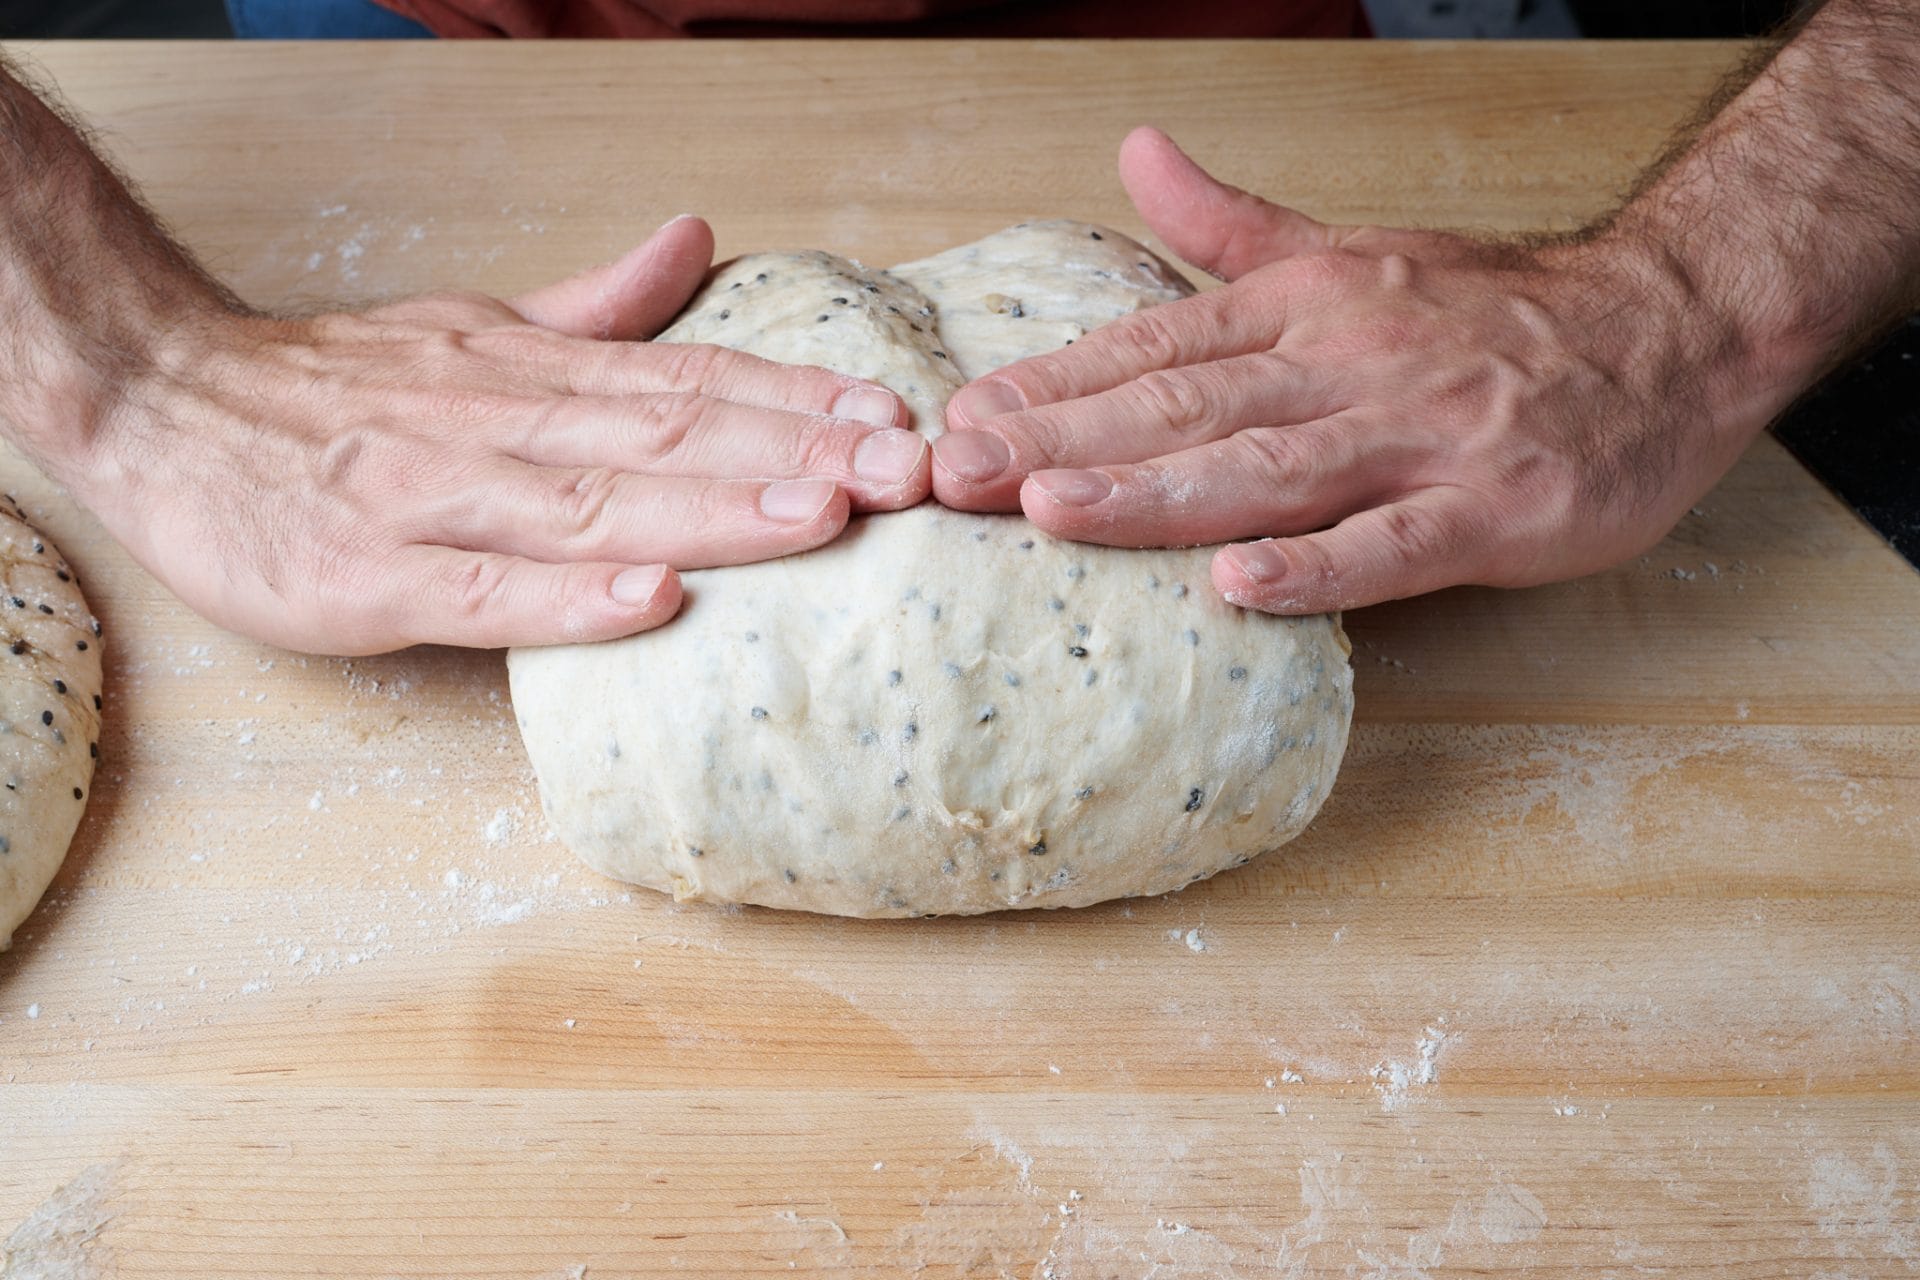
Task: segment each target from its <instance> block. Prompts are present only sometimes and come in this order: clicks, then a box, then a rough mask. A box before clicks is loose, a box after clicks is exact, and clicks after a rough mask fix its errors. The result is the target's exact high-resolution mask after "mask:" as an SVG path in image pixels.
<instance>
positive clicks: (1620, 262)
mask: <svg viewBox="0 0 1920 1280" xmlns="http://www.w3.org/2000/svg"><path fill="white" fill-rule="evenodd" d="M1552 252H1555V253H1559V254H1562V255H1564V257H1563V263H1564V264H1565V265H1568V266H1570V267H1571V268H1572V269H1573V270H1574V271H1575V272H1577V273H1578V274H1579V275H1580V276H1582V277H1584V279H1585V281H1586V284H1585V291H1586V299H1585V304H1584V307H1583V311H1584V316H1583V318H1584V320H1585V321H1586V323H1587V324H1589V325H1590V326H1591V327H1592V332H1594V333H1595V334H1596V335H1600V334H1610V335H1611V341H1610V342H1606V343H1603V344H1601V345H1602V346H1603V347H1606V348H1610V349H1612V350H1614V351H1615V352H1616V360H1615V365H1616V368H1617V369H1618V371H1619V372H1620V373H1621V375H1622V376H1623V377H1628V378H1630V379H1633V380H1636V381H1639V382H1640V383H1641V384H1642V385H1643V386H1645V387H1648V388H1649V389H1650V390H1651V391H1652V393H1653V394H1656V395H1658V396H1661V397H1664V398H1669V399H1681V400H1684V401H1686V402H1688V403H1689V404H1690V407H1691V409H1692V412H1693V413H1694V415H1695V416H1697V417H1698V418H1700V419H1701V420H1702V424H1703V425H1704V426H1707V427H1709V428H1710V429H1711V430H1712V432H1713V434H1714V435H1715V436H1716V437H1717V438H1719V439H1720V440H1722V442H1723V443H1724V444H1725V445H1726V446H1727V447H1728V448H1729V449H1731V450H1734V451H1737V450H1739V449H1743V448H1744V447H1745V446H1746V444H1747V443H1748V442H1749V441H1751V440H1752V438H1753V437H1754V436H1756V435H1758V434H1759V433H1760V431H1761V430H1762V429H1763V428H1765V427H1766V425H1767V424H1768V423H1769V422H1771V421H1772V420H1773V418H1774V417H1775V416H1776V415H1778V414H1779V413H1780V412H1781V411H1782V410H1784V409H1785V408H1786V407H1787V406H1788V405H1789V404H1791V403H1792V402H1793V400H1794V398H1795V397H1796V396H1797V395H1799V393H1800V392H1801V391H1802V390H1804V389H1805V388H1806V387H1807V386H1808V385H1809V384H1810V383H1811V382H1812V381H1813V380H1814V379H1815V378H1817V377H1818V376H1819V374H1820V372H1821V370H1822V369H1823V368H1824V367H1825V364H1826V361H1827V360H1828V359H1829V354H1828V353H1829V351H1830V350H1831V348H1830V347H1823V346H1822V345H1821V344H1820V343H1819V342H1818V341H1817V340H1816V339H1814V338H1812V337H1811V336H1810V335H1809V333H1808V331H1807V330H1806V329H1805V328H1803V327H1798V326H1795V325H1794V324H1792V323H1790V322H1783V320H1782V318H1781V317H1780V316H1778V315H1777V314H1775V313H1774V312H1773V311H1771V310H1770V309H1768V308H1766V307H1763V306H1757V305H1755V300H1754V299H1753V298H1752V297H1750V296H1749V295H1747V294H1746V293H1745V292H1743V291H1741V290H1738V289H1730V288H1727V287H1725V286H1724V283H1723V275H1722V273H1720V272H1718V271H1716V270H1715V269H1714V268H1713V267H1712V265H1711V264H1703V263H1700V262H1698V261H1695V260H1693V259H1692V257H1691V256H1690V255H1689V254H1688V253H1687V252H1686V247H1685V245H1684V244H1683V243H1682V242H1681V241H1680V240H1679V239H1678V238H1675V237H1667V236H1664V235H1662V234H1661V233H1660V232H1659V231H1658V230H1657V229H1656V228H1653V227H1650V226H1648V225H1646V224H1644V223H1641V222H1638V221H1636V220H1632V219H1629V218H1627V217H1622V218H1619V219H1616V220H1615V221H1614V222H1613V223H1612V224H1611V225H1609V226H1607V227H1605V228H1604V229H1602V230H1600V231H1598V232H1596V233H1595V234H1593V235H1592V236H1590V237H1587V238H1585V239H1583V240H1581V241H1579V242H1577V243H1575V244H1571V245H1568V246H1565V247H1564V248H1561V249H1558V250H1554V251H1552Z"/></svg>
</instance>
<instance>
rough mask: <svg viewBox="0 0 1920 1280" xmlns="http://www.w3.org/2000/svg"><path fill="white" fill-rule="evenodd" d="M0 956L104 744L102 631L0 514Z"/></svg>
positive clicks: (59, 569)
mask: <svg viewBox="0 0 1920 1280" xmlns="http://www.w3.org/2000/svg"><path fill="white" fill-rule="evenodd" d="M0 646H3V647H0V950H4V949H5V948H6V947H7V945H8V944H9V943H10V942H11V941H12V939H13V931H14V930H15V929H16V928H18V927H19V925H20V922H21V921H22V920H25V919H26V918H27V913H28V912H30V911H32V910H33V907H34V904H35V903H37V902H38V901H40V895H41V894H42V893H44V892H45V891H46V888H47V885H48V883H49V882H51V881H52V879H53V875H54V872H56V871H58V870H59V869H60V863H61V861H62V859H64V858H65V857H66V856H67V846H68V844H70V843H71V842H72V840H73V832H74V828H76V827H78V826H79V825H80V814H81V813H82V811H83V810H84V809H85V808H86V797H87V794H88V790H89V788H90V787H91V786H92V784H93V762H94V760H95V758H96V757H97V756H98V754H99V745H98V744H99V740H100V624H99V623H97V622H96V621H94V618H93V615H92V614H91V613H89V612H88V610H87V602H86V600H85V599H84V598H83V597H82V596H81V594H80V584H79V583H78V582H77V581H75V579H74V575H73V570H72V569H70V568H69V567H68V566H67V563H66V562H65V561H64V560H62V559H61V558H60V553H59V551H58V550H56V549H55V548H54V547H53V545H52V544H51V543H49V542H48V541H47V540H46V539H45V538H44V537H42V536H41V535H40V534H39V532H37V531H36V530H35V529H34V528H33V527H32V526H31V525H29V524H28V523H27V519H26V513H25V512H23V511H21V510H20V509H19V507H18V506H17V505H16V504H15V503H14V502H13V500H12V499H11V498H8V499H7V505H6V507H4V508H0Z"/></svg>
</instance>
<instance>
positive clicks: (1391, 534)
mask: <svg viewBox="0 0 1920 1280" xmlns="http://www.w3.org/2000/svg"><path fill="white" fill-rule="evenodd" d="M1380 515H1381V520H1382V522H1383V523H1384V525H1385V526H1386V534H1387V538H1388V539H1389V541H1390V542H1391V544H1392V546H1393V548H1394V551H1395V553H1396V556H1395V558H1396V559H1398V560H1400V561H1402V562H1404V563H1409V564H1433V563H1440V562H1451V561H1455V560H1458V559H1460V558H1461V557H1462V555H1463V554H1464V552H1465V551H1466V550H1467V549H1468V544H1469V539H1468V538H1466V537H1465V536H1464V535H1465V532H1466V531H1465V530H1464V529H1463V528H1462V527H1461V524H1460V522H1459V521H1457V520H1455V519H1454V518H1452V517H1450V516H1449V515H1447V514H1446V513H1445V512H1440V511H1435V510H1433V509H1432V508H1429V507H1416V506H1409V505H1406V504H1404V503H1398V504H1395V505H1393V506H1390V507H1385V508H1383V509H1382V510H1381V513H1380Z"/></svg>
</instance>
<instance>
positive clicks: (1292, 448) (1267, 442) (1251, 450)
mask: <svg viewBox="0 0 1920 1280" xmlns="http://www.w3.org/2000/svg"><path fill="white" fill-rule="evenodd" d="M1236 439H1237V440H1238V441H1239V442H1240V446H1241V448H1243V449H1245V450H1246V451H1247V453H1248V454H1249V455H1250V458H1249V461H1250V462H1251V464H1252V466H1253V468H1254V469H1255V471H1256V473H1257V474H1258V475H1259V476H1260V477H1261V479H1262V480H1263V481H1264V482H1266V483H1267V484H1270V485H1273V486H1275V487H1280V488H1285V487H1290V486H1293V485H1296V484H1298V483H1300V482H1301V481H1302V480H1304V479H1305V478H1306V476H1307V473H1308V472H1309V471H1310V470H1311V463H1312V450H1311V449H1310V448H1309V446H1308V444H1307V442H1306V441H1305V440H1304V439H1303V438H1302V435H1301V433H1300V432H1298V431H1287V430H1280V429H1276V428H1272V427H1261V428H1257V429H1255V430H1252V431H1242V432H1241V433H1240V434H1239V435H1238V436H1237V437H1236Z"/></svg>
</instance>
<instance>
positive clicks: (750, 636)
mask: <svg viewBox="0 0 1920 1280" xmlns="http://www.w3.org/2000/svg"><path fill="white" fill-rule="evenodd" d="M747 643H748V644H758V643H760V633H759V632H758V631H749V632H747Z"/></svg>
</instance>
